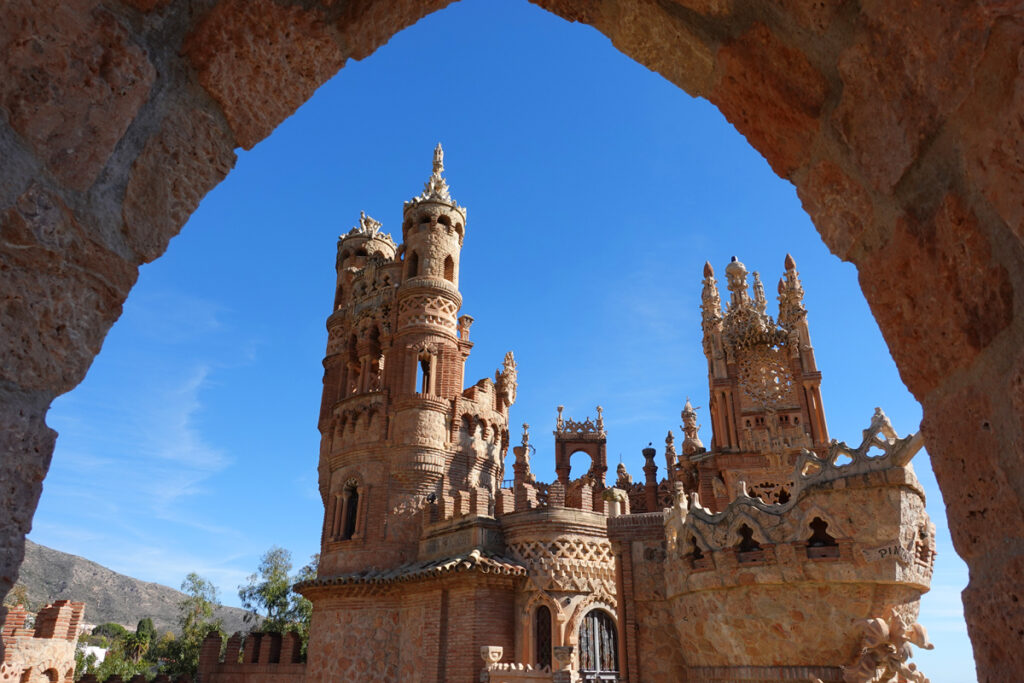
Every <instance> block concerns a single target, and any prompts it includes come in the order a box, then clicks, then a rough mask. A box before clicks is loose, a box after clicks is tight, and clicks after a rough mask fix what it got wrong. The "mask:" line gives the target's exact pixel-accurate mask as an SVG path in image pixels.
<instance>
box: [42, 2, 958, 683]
mask: <svg viewBox="0 0 1024 683" xmlns="http://www.w3.org/2000/svg"><path fill="white" fill-rule="evenodd" d="M439 140H440V141H442V142H443V143H444V146H445V150H446V167H447V173H446V175H447V178H448V181H449V184H450V185H451V187H452V193H453V195H454V197H455V198H456V199H457V200H458V201H459V203H460V204H462V205H464V206H467V207H468V210H469V217H468V222H467V232H466V240H465V245H464V247H463V252H462V271H461V288H462V293H463V296H464V304H463V309H462V312H464V313H468V314H470V315H472V316H473V317H474V318H475V319H476V322H475V324H474V326H473V331H472V339H473V341H474V342H475V344H476V346H475V348H474V349H473V354H472V356H471V357H470V359H469V361H468V365H467V372H466V381H467V384H471V383H472V382H475V381H476V380H477V379H479V378H482V377H485V376H492V375H493V372H494V370H495V369H496V368H497V367H498V366H499V365H500V364H501V360H502V357H503V356H504V353H505V351H507V350H510V349H511V350H513V351H514V352H515V355H516V359H517V360H518V362H519V400H518V403H517V404H516V405H515V406H514V407H513V409H512V416H511V420H512V424H513V430H512V433H513V435H514V436H513V441H516V440H517V437H518V433H519V430H518V425H519V424H521V423H522V422H528V423H530V425H531V426H532V428H531V433H532V435H533V438H532V441H533V443H534V444H535V445H536V446H537V449H538V454H537V457H536V458H535V459H534V471H535V472H536V473H537V474H538V477H539V478H541V479H543V480H551V479H553V477H554V466H553V461H552V457H551V456H552V437H551V436H550V433H551V429H553V427H554V419H555V406H556V405H559V404H564V405H565V406H566V413H567V415H570V416H573V417H576V418H582V417H584V416H586V415H593V413H594V406H596V405H597V404H601V405H602V406H604V409H605V413H604V414H605V420H606V424H607V427H608V430H609V435H608V452H609V459H610V460H611V461H612V464H613V466H614V464H615V463H616V462H617V461H618V460H619V458H620V457H621V459H622V461H623V462H625V463H626V466H627V467H628V468H629V470H630V471H631V472H632V473H633V474H634V476H642V472H641V470H640V468H641V466H642V464H643V458H642V456H641V454H640V449H641V448H643V447H644V446H646V444H647V443H648V442H649V441H653V442H654V443H655V445H656V446H658V447H659V449H660V448H661V447H662V445H663V440H664V437H665V433H666V431H667V430H668V429H673V430H675V431H676V433H677V434H678V432H679V428H678V425H679V422H680V419H679V411H680V409H681V408H682V405H683V402H684V401H685V399H686V397H687V396H690V397H691V398H692V399H693V402H694V405H696V406H706V405H707V380H706V364H705V360H704V356H703V354H702V352H701V346H700V318H699V311H698V306H699V303H700V280H701V269H702V266H703V263H704V261H705V260H710V261H711V263H712V264H713V265H714V266H715V268H716V271H717V272H719V274H721V273H722V269H723V268H724V266H725V264H726V263H727V262H728V261H729V257H730V256H732V255H736V256H738V257H739V258H740V259H741V260H742V261H744V262H745V263H746V265H747V267H748V268H749V269H750V270H759V271H760V272H761V275H762V278H763V280H764V281H765V287H766V289H767V290H768V292H769V297H770V301H771V302H772V303H771V307H772V308H774V305H775V304H774V284H775V282H776V281H777V279H778V277H779V276H780V275H781V274H782V270H783V259H784V257H785V254H786V252H787V251H789V252H791V253H792V254H793V256H794V258H795V259H796V262H797V267H798V269H799V270H800V273H801V277H802V279H803V283H804V288H805V289H806V291H807V298H806V302H807V308H808V310H809V316H810V318H809V319H810V324H811V337H812V340H813V342H814V346H815V350H816V352H817V357H818V364H819V366H820V367H821V369H822V371H823V373H824V381H823V386H822V391H823V396H824V401H825V408H826V413H827V416H828V418H829V426H830V430H831V434H832V436H833V437H836V438H840V439H845V440H848V441H850V442H852V443H859V439H860V430H862V429H863V428H865V427H866V426H867V424H868V422H869V420H870V417H871V414H872V412H873V410H874V408H875V406H881V407H882V408H883V409H884V410H885V411H886V412H887V413H888V415H889V416H890V418H891V419H892V422H893V424H894V425H895V427H896V429H897V431H899V432H900V433H901V434H903V433H906V432H911V431H915V430H917V429H918V425H919V423H920V419H921V411H920V407H919V405H918V404H917V403H916V402H915V401H914V400H913V398H912V397H911V396H910V394H909V393H908V392H907V390H906V389H905V387H904V386H903V384H902V383H901V382H900V379H899V376H898V374H897V371H896V368H895V365H894V364H893V362H892V359H891V357H890V355H889V352H888V350H887V348H886V346H885V344H884V342H883V340H882V337H881V335H880V333H879V331H878V328H877V326H876V324H875V322H874V320H873V319H872V317H871V314H870V312H869V310H868V307H867V304H866V303H865V301H864V298H863V296H862V295H861V293H860V289H859V287H858V285H857V276H856V271H855V269H854V268H853V266H851V265H848V264H844V263H841V262H840V261H839V260H838V259H836V258H835V257H834V256H832V255H830V254H829V252H828V250H827V249H826V248H825V247H824V245H823V244H822V242H821V240H820V238H819V237H818V235H817V232H816V231H815V230H814V227H813V226H812V225H811V223H810V220H809V219H808V217H807V215H806V214H805V213H804V211H803V210H802V208H801V206H800V202H799V200H798V199H797V196H796V192H795V190H794V188H793V186H792V185H791V184H789V183H788V182H786V181H783V180H780V179H779V178H777V177H776V176H775V175H773V173H772V172H771V170H770V169H769V167H768V165H767V163H765V161H764V159H763V158H762V157H761V156H760V155H759V154H758V153H757V152H756V151H755V150H754V149H753V148H751V147H750V146H749V145H748V144H747V142H746V141H745V140H744V138H743V137H742V136H740V135H739V134H738V133H737V132H736V131H735V130H734V129H733V128H732V126H731V125H729V124H728V123H727V122H726V121H725V120H724V119H723V117H722V116H721V115H720V114H719V112H718V111H717V110H716V109H715V108H714V107H712V106H711V105H709V104H708V103H707V102H705V101H703V100H695V99H693V98H691V97H689V96H688V95H687V94H686V93H684V92H682V91H680V90H679V89H678V88H676V87H675V86H673V85H672V84H670V83H668V82H667V81H665V80H664V79H663V78H662V77H660V76H658V75H657V74H653V73H651V72H650V71H648V70H647V69H646V68H644V67H643V66H640V65H638V64H636V63H635V62H633V61H631V60H629V59H628V58H626V57H625V56H623V55H622V54H620V53H619V52H618V51H616V50H615V49H614V48H613V47H612V46H611V43H610V42H609V41H608V39H607V38H605V37H604V36H603V35H601V34H600V33H598V32H597V31H595V30H593V29H591V28H589V27H586V26H581V25H576V24H569V23H566V22H565V21H563V20H561V19H559V18H557V17H555V16H553V15H550V14H548V13H546V12H544V11H543V10H540V9H538V8H536V7H534V6H532V5H529V4H527V3H526V2H525V1H520V0H517V1H512V0H507V1H506V0H501V1H498V0H465V1H464V2H460V3H457V4H455V5H453V6H451V7H449V8H448V9H446V10H443V11H441V12H438V13H436V14H433V15H431V16H429V17H427V18H426V19H424V20H423V21H421V22H419V23H418V24H416V25H415V26H413V27H411V28H410V29H408V30H406V31H403V32H402V33H400V34H399V35H397V36H395V37H394V38H393V39H392V40H391V42H390V43H388V44H387V45H386V46H384V47H382V48H381V49H379V50H378V51H377V52H376V53H375V54H374V55H373V56H371V57H370V58H368V59H366V60H364V61H362V62H352V63H349V64H348V65H347V66H346V67H345V68H344V69H342V71H341V72H340V73H339V74H338V76H337V77H335V78H334V79H333V80H331V81H330V82H328V83H327V84H325V85H324V86H323V87H322V88H321V89H320V90H319V91H318V92H317V93H316V95H315V96H314V97H313V98H312V99H311V100H310V101H309V102H308V103H306V104H305V105H304V106H303V107H302V108H301V109H300V110H299V111H298V112H297V113H296V114H295V115H293V116H292V117H291V118H289V119H288V120H286V121H285V122H284V123H282V124H281V126H280V127H279V128H278V129H277V130H276V131H275V132H274V134H273V135H272V136H271V137H269V138H268V139H267V140H265V141H264V142H262V143H261V144H259V145H258V146H257V147H256V148H255V149H253V150H252V151H251V152H242V151H240V152H239V159H238V164H237V166H236V168H235V170H234V171H233V172H232V173H231V175H230V176H228V178H227V180H225V181H224V182H223V183H222V184H221V185H220V186H219V187H217V188H216V189H215V190H214V191H213V192H211V193H210V195H209V196H207V197H206V199H205V200H204V201H203V203H202V205H201V206H200V208H199V210H198V211H197V212H196V213H195V215H193V216H192V219H191V220H190V221H189V223H188V225H186V227H185V229H184V231H183V232H182V234H181V235H180V236H178V237H176V238H175V239H174V240H172V241H171V245H170V248H169V249H168V251H167V253H166V255H165V256H164V257H163V258H161V259H160V260H158V261H157V262H155V263H153V264H151V265H148V266H145V267H143V269H142V273H141V276H140V278H139V283H138V284H137V285H136V287H135V289H134V290H133V291H132V293H131V296H130V297H129V298H128V302H127V304H126V305H125V309H124V314H123V315H122V317H121V319H120V320H119V321H118V323H117V324H116V325H115V326H114V328H113V329H112V331H111V332H110V334H109V335H108V337H107V340H106V342H105V344H104V347H103V350H102V352H101V353H100V355H99V357H98V358H97V359H96V361H95V363H94V364H93V366H92V369H91V370H90V372H89V375H88V377H87V378H86V380H85V381H84V382H83V383H82V385H81V386H79V387H78V388H77V389H75V390H74V391H73V392H71V393H70V394H68V395H66V396H64V397H62V398H60V399H58V400H57V401H56V403H55V404H54V407H53V409H52V410H51V412H50V415H49V418H48V419H49V422H50V424H51V425H52V426H53V427H54V428H55V429H57V430H58V431H59V432H60V438H59V439H58V441H57V450H56V453H55V455H54V459H53V465H52V467H51V470H50V474H49V476H48V477H47V479H46V482H45V485H44V491H43V497H42V501H41V503H40V506H39V511H38V513H37V514H36V518H35V525H34V528H33V531H32V534H31V536H30V537H31V538H32V539H33V540H35V541H36V542H38V543H42V544H45V545H48V546H51V547H54V548H58V549H60V550H64V551H67V552H71V553H75V554H78V555H83V556H85V557H88V558H90V559H92V560H95V561H97V562H100V563H102V564H104V565H106V566H108V567H111V568H112V569H115V570H116V571H119V572H123V573H125V574H129V575H131V576H135V577H138V578H140V579H145V580H149V581H157V582H161V583H165V584H169V585H173V586H177V585H178V584H180V583H181V580H182V578H183V577H184V576H185V574H186V573H188V572H190V571H197V572H199V573H200V574H202V575H204V576H206V577H208V578H209V579H211V580H212V581H214V583H216V584H217V585H218V586H219V587H220V590H221V595H222V598H223V600H224V602H225V603H227V604H237V603H238V596H237V587H238V584H240V583H241V582H242V581H243V580H244V579H245V576H246V575H247V574H249V573H251V572H252V571H254V569H255V567H256V566H257V564H258V561H259V556H260V555H261V554H262V553H263V552H264V551H266V550H267V548H269V547H270V546H271V545H274V544H277V545H280V546H283V547H285V548H288V549H290V550H291V551H292V553H293V555H294V559H295V561H296V564H297V565H298V564H303V563H305V562H306V561H307V560H308V558H309V556H310V555H311V554H313V553H314V552H317V550H318V547H317V545H318V542H319V533H320V523H321V519H322V514H323V513H322V507H321V504H320V500H319V496H318V494H317V489H316V465H317V454H318V447H319V434H318V432H317V430H316V419H317V412H318V409H319V401H320V388H321V384H320V382H321V373H322V367H321V360H322V357H323V353H324V347H325V343H326V332H325V329H324V320H325V318H326V316H327V314H328V313H329V311H330V307H331V303H332V298H333V290H334V276H335V275H334V258H335V241H336V239H337V236H338V234H340V233H343V232H345V231H347V230H348V229H349V228H350V227H351V226H353V225H354V224H355V223H356V220H357V218H358V216H359V211H360V210H365V211H366V212H367V213H369V214H370V215H372V216H373V217H375V218H377V219H378V220H380V221H382V222H383V223H384V229H385V230H387V231H391V232H393V234H395V235H396V237H400V220H401V210H402V202H403V201H404V200H406V199H408V198H410V197H412V196H413V195H415V194H417V193H419V192H420V191H421V190H422V187H423V182H424V181H425V180H426V179H427V177H428V175H429V172H430V161H431V152H432V149H433V147H434V145H435V143H436V142H437V141H439ZM720 280H721V277H720ZM699 412H700V416H701V422H702V423H703V424H704V425H705V426H704V429H703V430H702V437H703V439H704V441H705V443H708V442H710V433H709V424H710V420H709V419H708V418H707V414H706V411H704V410H700V411H699ZM574 464H576V463H574ZM915 466H916V468H917V472H918V476H919V477H920V478H921V480H922V481H923V482H924V485H925V487H926V488H927V490H928V508H929V511H930V514H931V515H932V517H933V519H934V520H935V522H936V524H937V526H938V527H939V541H938V542H939V558H938V561H937V565H936V572H935V577H934V581H933V588H932V592H931V593H930V594H928V595H927V596H926V597H925V598H924V600H923V602H922V616H921V622H922V623H923V624H925V626H926V627H927V628H928V629H929V633H930V634H931V636H932V640H933V641H934V642H935V643H936V645H937V650H935V651H934V652H926V653H919V654H918V658H917V661H918V662H919V663H920V666H921V668H922V669H923V670H924V672H925V673H926V674H927V675H929V676H930V677H931V679H932V680H933V681H936V682H940V681H950V682H959V681H967V680H972V679H973V678H974V669H973V660H972V655H971V650H970V643H969V641H968V639H967V634H966V627H965V625H964V620H963V614H962V608H961V605H960V599H959V591H960V590H961V589H962V588H963V587H964V585H966V582H967V572H966V567H965V566H964V564H963V563H962V562H961V561H960V560H959V558H957V557H956V555H955V553H954V552H953V549H952V546H951V544H950V540H949V534H948V531H947V530H946V522H945V514H944V509H943V505H942V498H941V495H940V493H939V490H938V488H937V486H936V484H935V480H934V477H933V475H932V473H931V468H930V467H929V465H928V460H927V457H926V456H925V455H924V454H923V453H922V454H921V455H919V456H918V458H917V459H916V461H915Z"/></svg>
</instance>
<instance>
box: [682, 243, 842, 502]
mask: <svg viewBox="0 0 1024 683" xmlns="http://www.w3.org/2000/svg"><path fill="white" fill-rule="evenodd" d="M725 274H726V280H727V285H728V290H729V301H728V303H727V304H726V308H725V311H724V312H723V310H722V304H721V297H720V295H719V292H718V285H717V282H716V280H715V273H714V270H713V269H712V267H711V264H710V263H706V264H705V265H704V288H703V292H702V297H701V298H702V304H701V311H702V327H703V330H704V354H705V355H706V356H707V360H708V383H709V395H710V397H711V399H710V404H709V411H710V414H711V428H712V434H713V436H712V441H711V448H710V451H708V452H706V453H703V454H693V453H688V454H687V455H690V456H691V457H690V458H689V459H687V460H686V461H682V462H683V463H686V464H687V465H694V466H696V468H695V469H692V468H688V467H685V466H684V469H689V472H687V476H686V477H685V478H684V483H686V484H688V485H689V486H692V487H693V488H695V489H696V490H698V491H699V492H700V494H701V499H702V500H705V501H708V502H709V503H711V504H712V505H713V506H715V507H722V506H724V505H725V504H727V503H728V502H729V500H731V499H732V498H733V497H734V492H735V490H736V486H737V484H738V482H739V481H741V480H742V481H745V482H746V484H747V486H748V488H749V489H750V490H751V493H752V494H757V495H761V496H762V497H764V498H765V500H771V501H774V502H785V501H786V500H787V499H788V497H789V492H790V491H791V490H792V482H791V481H790V479H791V476H792V469H793V463H795V462H796V458H797V456H798V455H799V454H800V451H801V449H804V448H806V449H809V450H814V451H816V452H819V453H823V452H824V451H825V450H826V449H827V447H828V442H829V437H828V428H827V427H826V425H825V410H824V406H823V405H822V401H821V391H820V386H821V373H820V372H819V371H818V368H817V365H816V363H815V360H814V349H813V347H812V346H811V338H810V332H809V328H808V325H807V311H806V309H805V308H804V305H803V294H804V291H803V287H802V286H801V284H800V278H799V274H798V273H797V270H796V263H795V262H794V261H793V257H792V256H790V255H788V254H787V255H786V260H785V273H784V274H783V277H782V278H781V279H780V280H779V285H778V292H779V295H778V299H779V316H778V321H777V322H776V321H775V320H773V319H772V317H771V316H770V315H768V313H767V299H766V297H765V292H764V286H763V285H762V284H761V278H760V276H759V274H758V273H756V272H755V273H753V278H754V283H753V296H751V293H750V284H749V282H748V281H747V268H746V266H744V265H743V263H741V262H740V261H738V260H736V258H735V257H733V259H732V262H731V263H729V265H728V266H726V269H725ZM683 419H684V422H687V427H684V432H686V433H687V434H689V432H691V431H692V432H694V435H695V431H696V430H695V428H694V426H695V424H696V414H695V412H694V411H693V409H692V408H691V407H689V405H688V408H687V410H684V414H683ZM691 450H695V449H691ZM698 463H699V465H698Z"/></svg>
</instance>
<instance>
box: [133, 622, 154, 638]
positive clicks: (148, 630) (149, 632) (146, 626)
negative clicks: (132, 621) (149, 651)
mask: <svg viewBox="0 0 1024 683" xmlns="http://www.w3.org/2000/svg"><path fill="white" fill-rule="evenodd" d="M135 632H136V633H138V634H140V635H141V634H145V635H146V637H147V638H148V639H149V642H151V643H155V642H156V627H155V626H153V620H152V619H150V618H149V617H146V618H145V619H139V623H138V624H137V625H136V626H135Z"/></svg>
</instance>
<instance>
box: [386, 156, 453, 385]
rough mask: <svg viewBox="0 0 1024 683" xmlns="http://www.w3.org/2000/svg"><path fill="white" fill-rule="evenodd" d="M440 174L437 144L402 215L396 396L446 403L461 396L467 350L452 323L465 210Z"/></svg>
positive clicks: (442, 170) (442, 164)
mask: <svg viewBox="0 0 1024 683" xmlns="http://www.w3.org/2000/svg"><path fill="white" fill-rule="evenodd" d="M443 172H444V151H443V150H442V148H441V145H440V143H438V145H437V148H436V149H435V150H434V167H433V172H432V173H431V176H430V179H429V180H427V183H426V185H425V187H424V188H423V192H422V194H420V195H418V196H416V197H413V198H412V199H411V200H409V201H407V202H406V203H405V207H404V211H403V220H402V239H403V247H402V259H403V264H404V265H403V269H402V284H401V286H400V287H399V288H398V297H397V298H398V327H397V330H396V335H395V341H396V345H397V348H398V349H399V353H400V354H401V358H400V359H398V362H397V364H396V365H397V367H396V373H397V375H395V376H393V379H394V381H395V388H396V395H406V394H419V395H420V396H422V397H438V398H442V397H443V398H451V397H453V396H455V395H457V394H459V393H461V392H462V382H463V378H462V368H463V364H464V362H465V359H466V357H467V356H468V355H469V348H470V346H471V345H470V344H469V340H468V339H466V340H464V341H465V344H460V340H459V337H458V335H457V331H458V330H459V324H458V321H457V320H456V315H457V313H458V310H459V308H460V307H461V306H462V295H461V294H460V293H459V288H458V283H459V254H460V252H461V250H462V239H463V236H464V235H465V224H466V210H465V209H464V208H463V207H460V206H459V205H458V204H456V202H455V200H454V199H452V197H451V193H450V192H449V189H448V184H447V182H445V179H444V177H443V176H442V175H441V174H442V173H443ZM466 327H467V330H468V325H467V326H466ZM467 336H468V335H467Z"/></svg>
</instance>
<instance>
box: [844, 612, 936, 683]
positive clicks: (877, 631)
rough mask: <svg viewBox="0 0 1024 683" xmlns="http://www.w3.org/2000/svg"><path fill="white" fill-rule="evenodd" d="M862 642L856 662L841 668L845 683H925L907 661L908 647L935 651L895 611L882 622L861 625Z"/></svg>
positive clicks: (915, 625) (917, 627) (925, 634)
mask: <svg viewBox="0 0 1024 683" xmlns="http://www.w3.org/2000/svg"><path fill="white" fill-rule="evenodd" d="M863 627H864V639H863V642H862V646H861V650H860V652H859V653H858V655H857V659H856V660H854V662H853V663H852V664H851V665H850V666H847V667H844V668H843V680H844V681H845V682H846V683H897V682H900V683H902V682H903V681H908V682H910V683H928V679H927V678H926V677H925V675H924V674H923V673H921V672H920V671H918V670H917V665H915V664H914V663H913V662H911V661H910V658H911V656H913V648H912V647H911V645H917V646H918V647H920V648H922V649H925V650H932V649H934V648H935V646H934V645H932V644H931V643H930V642H929V641H928V632H927V631H925V628H924V626H922V625H921V624H918V623H916V622H914V623H910V624H908V623H907V621H904V619H903V617H901V616H900V615H899V614H897V613H896V611H895V610H893V611H891V612H890V613H889V616H888V617H887V618H885V619H882V618H879V617H875V618H873V619H867V620H865V621H864V624H863Z"/></svg>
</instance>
